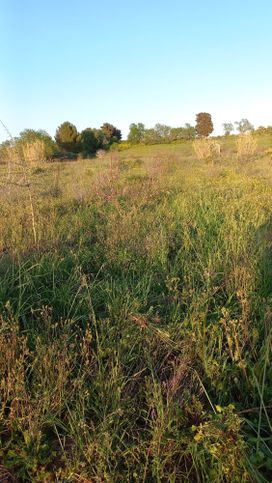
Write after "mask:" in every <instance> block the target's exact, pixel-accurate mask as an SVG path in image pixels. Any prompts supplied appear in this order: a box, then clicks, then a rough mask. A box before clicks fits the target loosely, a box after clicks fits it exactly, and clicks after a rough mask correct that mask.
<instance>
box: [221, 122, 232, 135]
mask: <svg viewBox="0 0 272 483" xmlns="http://www.w3.org/2000/svg"><path fill="white" fill-rule="evenodd" d="M222 126H223V129H224V133H225V136H229V135H230V133H231V132H232V131H234V125H233V124H232V123H231V122H224V123H223V124H222Z"/></svg>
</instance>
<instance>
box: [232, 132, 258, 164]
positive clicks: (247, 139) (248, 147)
mask: <svg viewBox="0 0 272 483" xmlns="http://www.w3.org/2000/svg"><path fill="white" fill-rule="evenodd" d="M236 148H237V156H238V158H243V157H244V156H252V155H253V154H255V152H256V150H257V140H256V138H254V136H253V135H252V134H250V133H249V134H243V135H240V136H238V138H237V141H236Z"/></svg>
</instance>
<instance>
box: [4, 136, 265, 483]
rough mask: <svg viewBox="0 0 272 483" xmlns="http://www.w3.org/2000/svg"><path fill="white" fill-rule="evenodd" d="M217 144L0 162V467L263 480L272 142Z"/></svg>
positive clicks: (107, 478) (55, 473)
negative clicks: (249, 146) (244, 147)
mask: <svg viewBox="0 0 272 483" xmlns="http://www.w3.org/2000/svg"><path fill="white" fill-rule="evenodd" d="M220 142H221V143H222V150H221V153H222V156H221V159H220V160H218V161H217V162H214V163H206V162H204V161H200V160H197V159H196V156H195V154H194V151H193V149H192V143H191V142H189V141H188V142H184V143H182V144H169V145H155V146H135V147H133V148H130V149H128V150H124V151H120V152H117V151H116V152H112V153H108V154H106V155H105V156H104V158H102V159H98V158H94V159H84V160H79V161H69V162H68V161H67V162H55V163H43V164H41V163H40V164H38V165H36V166H32V167H30V168H29V169H28V170H27V174H26V177H25V178H24V176H23V175H22V172H21V171H20V169H18V167H16V166H11V167H10V170H9V169H8V166H7V165H5V164H2V165H0V175H1V181H0V186H1V191H0V214H1V225H0V314H1V317H0V327H1V328H0V346H1V349H0V415H1V419H0V435H1V447H0V463H1V464H0V479H1V471H2V473H3V474H4V471H5V472H6V474H8V473H10V478H11V477H14V478H15V477H16V478H17V479H18V481H35V482H45V481H46V482H56V481H59V482H67V483H68V482H75V481H78V482H80V481H81V482H84V481H85V482H88V481H90V482H116V483H117V482H118V483H119V482H123V481H128V482H161V481H162V482H164V481H165V482H168V481H171V482H181V481H192V482H195V481H198V482H202V481H209V482H247V481H257V482H264V481H271V475H272V436H271V429H272V413H271V408H272V370H271V343H272V341H271V335H272V332H271V322H272V319H271V314H272V264H271V262H272V252H271V240H272V221H271V220H272V161H271V154H270V153H269V151H268V150H269V149H271V145H272V142H271V138H269V137H265V136H263V137H258V150H257V153H256V154H255V155H254V157H252V158H250V159H237V156H236V152H235V149H236V148H235V138H234V137H233V136H230V137H229V138H225V139H221V140H220ZM11 475H12V476H11ZM10 481H11V480H10Z"/></svg>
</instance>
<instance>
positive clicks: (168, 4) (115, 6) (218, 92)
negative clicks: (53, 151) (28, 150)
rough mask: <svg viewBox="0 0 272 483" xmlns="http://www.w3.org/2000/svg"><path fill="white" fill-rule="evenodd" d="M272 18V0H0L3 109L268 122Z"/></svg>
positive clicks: (19, 123) (26, 115) (85, 121)
mask: <svg viewBox="0 0 272 483" xmlns="http://www.w3.org/2000/svg"><path fill="white" fill-rule="evenodd" d="M271 19H272V0H256V1H253V0H235V1H234V0H228V1H222V0H205V1H202V0H194V1H190V0H96V1H95V0H76V1H72V0H46V1H42V0H39V1H38V0H0V59H1V60H0V119H1V120H2V122H4V123H5V125H6V126H7V127H8V129H9V130H10V131H11V133H12V135H13V136H17V135H18V134H19V132H20V131H22V130H23V129H25V128H33V129H45V130H46V131H47V132H48V133H49V134H50V135H52V136H53V135H54V134H55V131H56V128H57V126H59V125H60V124H61V123H62V122H64V121H70V122H72V123H73V124H75V125H76V126H77V128H78V130H79V131H80V130H82V129H84V128H86V127H99V126H101V124H103V123H104V122H110V123H112V124H114V125H115V126H116V127H118V128H120V129H121V130H122V133H123V138H125V137H126V135H127V133H128V130H129V125H130V123H132V122H143V123H144V124H145V125H146V127H153V126H154V125H155V124H156V123H157V122H160V123H163V124H167V125H170V126H182V125H184V124H185V123H186V122H189V123H191V124H193V125H194V124H195V116H196V114H197V113H198V112H202V111H205V112H209V113H210V114H211V115H212V119H213V123H214V127H215V133H216V134H219V133H220V132H221V131H222V123H223V122H234V121H239V120H240V119H241V118H248V119H249V121H250V122H252V123H253V124H254V125H255V127H258V126H259V125H265V126H267V125H271V124H272V28H271ZM6 138H7V134H6V132H5V131H4V129H3V128H2V126H0V142H1V141H3V140H4V139H6Z"/></svg>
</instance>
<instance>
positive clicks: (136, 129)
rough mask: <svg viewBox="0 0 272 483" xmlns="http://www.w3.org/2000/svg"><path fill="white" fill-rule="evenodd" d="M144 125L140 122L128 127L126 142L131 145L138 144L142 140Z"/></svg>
mask: <svg viewBox="0 0 272 483" xmlns="http://www.w3.org/2000/svg"><path fill="white" fill-rule="evenodd" d="M145 130H146V129H145V125H144V124H143V123H142V122H138V124H135V123H132V124H130V126H129V133H128V141H129V142H130V143H131V144H140V143H142V142H143V140H144V135H145Z"/></svg>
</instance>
